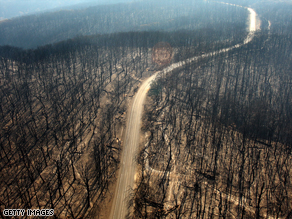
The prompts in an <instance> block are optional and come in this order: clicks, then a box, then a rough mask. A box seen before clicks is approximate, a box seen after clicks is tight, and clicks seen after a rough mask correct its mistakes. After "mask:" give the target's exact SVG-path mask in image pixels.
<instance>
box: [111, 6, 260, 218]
mask: <svg viewBox="0 0 292 219" xmlns="http://www.w3.org/2000/svg"><path fill="white" fill-rule="evenodd" d="M222 3H223V2H222ZM234 6H238V5H234ZM238 7H242V6H238ZM246 9H247V10H248V11H249V22H250V25H249V34H248V36H247V37H246V39H245V40H244V42H243V43H240V44H237V45H234V46H232V47H229V48H225V49H221V50H219V51H215V52H210V53H207V54H203V55H201V56H195V57H192V58H189V59H186V60H185V61H180V62H177V63H174V64H172V65H170V66H168V67H166V68H165V69H163V70H162V71H159V72H156V73H155V74H154V75H152V76H151V77H149V78H148V79H146V80H145V81H144V82H143V83H142V85H141V87H140V88H139V90H138V92H137V94H136V95H135V97H134V100H133V104H132V107H131V111H130V114H129V117H128V122H127V129H126V137H125V141H124V146H123V152H122V157H121V165H120V170H119V176H118V182H117V187H116V191H115V196H114V200H113V206H112V209H111V214H110V218H111V219H124V218H125V217H126V215H127V213H128V202H127V201H128V198H129V194H130V193H131V189H132V188H133V187H134V178H135V172H136V164H135V160H134V159H135V157H136V154H137V150H138V146H139V139H140V126H141V116H142V111H143V103H144V101H145V98H146V95H147V92H148V90H149V88H150V85H151V83H152V82H153V81H154V80H155V78H156V76H157V75H158V74H162V73H167V72H170V71H172V70H174V69H176V68H179V67H181V66H183V65H185V64H187V63H191V62H193V61H195V60H197V59H199V58H203V57H209V56H212V55H217V54H220V53H223V52H227V51H230V50H232V49H234V48H239V47H241V46H243V45H245V44H247V43H249V42H250V41H252V39H253V37H254V32H255V31H256V30H257V28H256V25H255V24H256V13H255V11H254V10H253V9H251V8H246Z"/></svg>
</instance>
